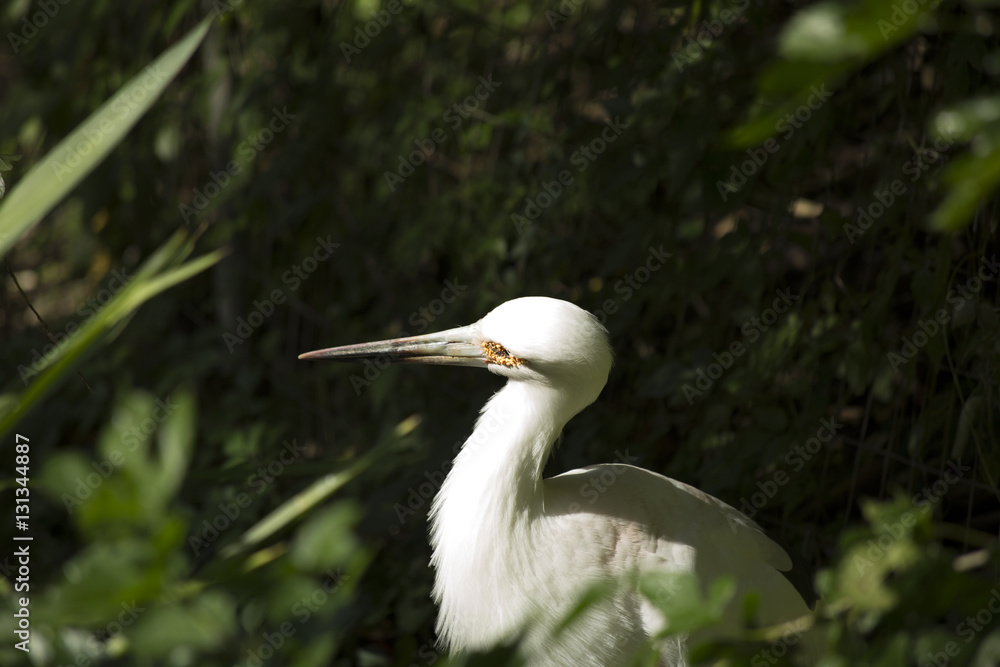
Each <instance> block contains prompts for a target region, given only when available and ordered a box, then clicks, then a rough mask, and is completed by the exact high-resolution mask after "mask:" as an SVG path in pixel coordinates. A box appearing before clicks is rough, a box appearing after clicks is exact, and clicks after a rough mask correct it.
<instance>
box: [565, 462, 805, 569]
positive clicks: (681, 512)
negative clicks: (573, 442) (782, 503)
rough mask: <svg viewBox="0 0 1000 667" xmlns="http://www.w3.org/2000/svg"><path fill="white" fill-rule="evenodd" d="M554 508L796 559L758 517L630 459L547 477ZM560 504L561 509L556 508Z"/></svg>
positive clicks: (755, 555) (776, 564)
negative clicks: (754, 518) (766, 529)
mask: <svg viewBox="0 0 1000 667" xmlns="http://www.w3.org/2000/svg"><path fill="white" fill-rule="evenodd" d="M546 500H547V501H549V500H551V501H553V502H552V506H551V509H552V510H554V511H567V510H569V509H571V508H573V507H574V506H575V507H577V508H578V511H580V512H585V513H589V514H597V515H605V516H607V517H609V518H613V519H619V520H624V521H627V522H631V523H636V524H639V525H640V526H642V527H643V528H644V531H645V532H647V533H648V534H649V536H651V537H655V538H656V539H657V540H658V541H663V540H666V541H669V542H670V543H671V544H679V545H687V546H690V547H693V548H694V549H697V550H710V551H712V552H716V551H719V550H724V551H726V552H728V553H730V554H732V557H733V558H734V559H736V560H741V561H743V560H754V561H757V562H763V563H767V564H769V565H770V566H771V567H773V568H774V569H777V570H782V571H785V570H789V569H791V567H792V562H791V559H790V558H789V557H788V554H786V553H785V551H784V550H783V549H782V548H781V547H780V546H778V545H777V544H775V543H774V542H773V541H772V540H771V539H769V538H768V537H767V536H766V535H765V534H764V532H763V531H762V530H761V529H760V526H758V525H757V524H756V523H755V522H754V521H753V520H751V519H749V518H748V517H747V516H746V515H744V514H743V513H742V512H740V511H739V510H737V509H735V508H733V507H731V506H730V505H727V504H726V503H724V502H722V501H721V500H719V499H718V498H715V497H713V496H710V495H708V494H707V493H705V492H703V491H700V490H698V489H696V488H694V487H693V486H690V485H688V484H684V483H683V482H678V481H677V480H674V479H670V478H669V477H664V476H663V475H660V474H657V473H655V472H652V471H649V470H645V469H643V468H637V467H635V466H631V465H625V464H605V465H595V466H588V467H586V468H581V469H578V470H572V471H570V472H567V473H564V474H562V475H559V476H558V477H553V478H551V479H549V480H546ZM556 507H560V508H561V510H559V509H556Z"/></svg>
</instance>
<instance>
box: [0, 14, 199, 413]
mask: <svg viewBox="0 0 1000 667" xmlns="http://www.w3.org/2000/svg"><path fill="white" fill-rule="evenodd" d="M210 25H211V19H210V18H208V19H205V20H204V21H202V22H201V23H200V24H199V25H198V27H197V28H195V29H194V30H192V31H191V32H190V33H188V34H187V36H186V37H184V39H182V40H181V41H179V42H178V43H177V44H175V45H174V46H172V47H170V48H169V49H167V50H166V51H165V52H164V53H163V55H161V56H160V57H159V58H157V59H156V60H155V61H153V62H152V63H151V64H150V65H149V66H148V67H146V68H145V69H144V70H142V72H140V73H139V74H136V75H135V76H134V77H133V78H132V79H131V80H130V81H129V82H128V83H127V84H125V85H124V86H123V87H122V88H121V89H120V90H119V91H118V92H117V93H116V94H115V95H114V97H112V98H111V99H110V100H108V101H107V102H105V103H104V104H103V105H102V106H101V107H100V108H99V109H98V110H97V111H95V112H94V113H92V114H91V115H90V117H89V118H87V120H85V121H84V122H83V123H82V124H81V125H80V126H79V127H77V128H76V129H75V130H74V131H73V132H72V133H70V135H69V136H67V137H66V138H65V139H63V140H62V141H60V142H59V144H58V145H56V147H55V148H53V149H52V150H51V151H50V152H49V154H48V155H46V156H45V158H44V159H43V160H42V161H41V162H39V163H38V164H36V165H35V166H34V167H32V168H31V169H30V170H29V171H28V173H27V174H25V176H24V178H23V179H21V181H20V182H18V183H17V187H15V188H14V189H13V191H12V192H11V193H10V196H9V197H6V198H5V199H4V200H3V202H2V203H0V255H4V254H6V252H7V251H8V250H9V249H10V248H11V247H12V246H13V245H14V244H15V243H17V241H18V240H19V239H20V238H21V237H22V236H24V235H25V234H26V233H27V232H28V230H29V229H31V227H32V226H33V225H35V223H37V222H38V221H39V220H41V219H42V216H44V215H45V214H46V213H48V212H49V211H51V210H52V208H53V207H55V205H56V204H58V203H59V201H60V200H61V199H62V198H63V197H65V196H66V194H67V193H68V192H69V191H70V190H72V189H73V188H74V187H75V186H76V184H77V183H79V182H80V181H82V180H83V179H84V177H85V176H86V175H87V174H89V173H90V172H91V171H93V170H94V168H95V167H97V165H99V164H100V163H101V161H102V160H103V159H104V157H105V156H106V155H107V154H108V153H109V152H110V151H111V149H112V148H114V147H115V146H117V145H118V144H119V143H120V142H121V141H122V139H124V138H125V135H126V134H128V131H129V130H130V129H132V126H133V125H135V124H136V123H137V122H138V121H139V119H140V118H142V116H143V114H144V113H145V112H146V110H147V109H149V107H150V106H152V104H153V102H155V101H156V99H157V98H158V97H159V96H160V93H162V92H163V91H164V90H165V89H166V87H167V86H168V85H169V84H170V82H171V81H172V80H173V78H174V76H176V75H177V73H178V72H179V71H180V70H181V68H182V67H183V66H184V64H185V63H186V62H187V61H188V59H189V58H190V57H191V54H192V53H194V50H195V49H196V48H198V45H199V44H200V43H201V40H202V39H204V38H205V34H206V33H207V32H208V28H209V26H210ZM0 431H2V429H0Z"/></svg>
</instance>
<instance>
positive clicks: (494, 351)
mask: <svg viewBox="0 0 1000 667" xmlns="http://www.w3.org/2000/svg"><path fill="white" fill-rule="evenodd" d="M299 359H333V360H336V361H364V360H365V359H373V360H381V361H388V362H395V363H411V364H414V363H423V364H439V365H449V366H475V367H478V368H486V369H488V370H490V371H492V372H493V373H496V374H497V375H503V376H505V377H508V378H510V379H512V380H516V381H522V382H534V383H540V384H545V385H557V386H560V387H569V388H572V389H575V390H578V391H582V392H583V393H585V394H592V397H591V398H590V400H591V401H592V400H593V399H594V398H596V397H597V394H599V393H600V391H601V389H602V388H603V387H604V384H605V382H607V379H608V373H609V372H610V371H611V365H612V360H613V358H612V354H611V345H610V344H609V343H608V332H607V330H606V329H605V328H604V327H603V326H601V324H600V323H599V322H598V321H597V318H596V317H594V316H593V315H592V314H591V313H588V312H587V311H585V310H583V309H582V308H579V307H577V306H575V305H573V304H572V303H569V302H568V301H561V300H559V299H550V298H548V297H540V296H531V297H524V298H520V299H513V300H512V301H508V302H506V303H504V304H501V305H500V306H497V307H496V308H494V309H493V310H492V311H490V313H489V314H487V315H486V317H484V318H483V319H481V320H479V321H478V322H476V323H475V324H470V325H469V326H465V327H459V328H457V329H448V330H447V331H441V332H438V333H432V334H426V335H423V336H411V337H408V338H395V339H392V340H385V341H378V342H374V343H360V344H358V345H345V346H343V347H333V348H329V349H325V350H317V351H315V352H307V353H305V354H302V355H299Z"/></svg>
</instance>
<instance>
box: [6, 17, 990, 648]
mask: <svg viewBox="0 0 1000 667" xmlns="http://www.w3.org/2000/svg"><path fill="white" fill-rule="evenodd" d="M992 4H993V3H991V2H981V1H979V0H976V1H973V0H964V1H957V2H944V3H940V4H939V5H935V3H934V2H932V1H930V0H927V1H924V2H921V1H919V0H902V1H900V2H890V0H862V1H860V2H842V3H840V2H828V3H812V4H810V3H804V2H787V1H776V0H763V1H761V2H758V1H757V0H708V1H707V2H696V3H688V2H673V3H650V2H642V1H639V2H629V3H612V2H590V1H588V2H578V3H577V2H573V1H572V0H564V2H563V3H562V4H555V3H547V4H543V5H535V4H532V3H528V2H519V1H517V0H511V1H508V2H487V3H472V2H460V1H457V2H419V1H414V2H399V0H392V1H391V2H389V3H387V4H384V5H379V4H378V3H374V2H370V1H360V2H337V1H335V0H313V1H307V0H303V1H298V2H277V1H273V0H255V1H250V0H248V1H246V2H240V1H234V0H217V1H216V2H207V1H206V2H203V3H198V2H194V1H191V0H188V1H183V0H181V1H178V2H173V3H164V2H152V1H147V0H142V1H134V2H128V3H111V2H84V1H83V0H68V1H65V0H47V1H42V2H27V1H23V0H22V1H18V2H12V3H8V4H7V5H6V7H5V8H4V9H2V10H0V20H2V28H3V40H2V43H0V153H2V155H0V176H2V177H3V179H4V182H5V188H6V198H5V199H4V200H3V202H0V242H2V243H3V244H4V245H2V246H0V247H2V248H3V251H4V252H5V253H6V264H5V265H4V266H3V267H2V271H3V275H4V283H3V284H4V287H3V289H2V290H0V331H2V341H3V342H2V352H3V357H2V358H3V367H2V368H3V376H2V379H0V381H2V386H0V390H2V394H0V430H2V431H3V433H4V434H3V436H2V438H3V439H2V441H0V457H2V458H0V461H2V463H0V470H2V471H3V479H2V480H0V483H2V489H3V494H2V495H3V498H4V500H5V502H4V503H3V504H2V506H3V508H4V512H3V514H2V515H0V536H2V537H0V573H2V574H3V575H4V576H3V578H0V597H2V599H3V604H2V605H0V606H2V607H3V609H4V611H3V612H2V613H0V630H2V631H0V636H2V637H3V641H2V643H0V662H2V663H3V664H4V665H13V664H33V665H70V664H73V665H90V664H123V665H125V664H128V665H132V664H134V665H154V664H165V665H235V664H238V665H247V666H252V665H259V664H274V665H344V666H347V665H365V666H368V665H371V666H374V665H393V666H409V665H429V664H432V663H434V662H436V661H437V662H438V664H444V660H445V658H444V656H439V655H438V651H437V650H436V649H435V648H434V639H435V636H434V631H433V624H434V616H435V610H434V607H433V605H432V603H431V600H430V598H429V594H430V587H431V582H432V571H431V570H430V568H429V565H428V560H429V554H430V550H429V547H428V544H427V512H428V510H429V507H430V500H431V498H432V497H433V495H434V494H435V493H436V491H437V489H438V487H439V486H440V484H441V482H442V480H443V477H444V475H445V474H446V473H447V471H448V469H449V466H450V461H451V458H452V456H453V455H454V453H455V451H456V448H457V447H458V446H459V445H460V443H461V442H462V441H463V440H464V438H465V436H466V435H467V434H468V433H469V432H470V430H471V427H472V424H473V422H474V419H475V417H476V414H477V412H478V409H479V407H480V406H481V405H482V404H483V402H484V401H485V400H486V399H487V398H488V397H489V396H490V394H491V393H492V392H493V391H495V390H496V389H497V388H498V387H499V386H500V384H501V380H500V379H499V378H497V377H495V376H491V375H489V374H487V373H482V372H476V371H473V370H469V369H447V368H422V367H388V368H380V367H378V366H377V365H374V364H370V365H368V366H349V365H335V364H322V363H311V362H304V361H298V360H297V359H296V357H297V355H298V354H300V353H302V352H305V351H308V350H311V349H316V348H320V347H328V346H333V345H340V344H346V343H354V342H362V341H367V340H376V339H382V338H391V337H397V336H401V335H407V334H410V335H413V334H418V333H425V332H431V331H435V330H438V329H444V328H449V327H453V326H458V325H463V324H468V323H471V322H473V321H475V320H477V319H479V318H480V317H482V316H483V315H485V314H486V313H487V312H488V311H489V310H490V309H492V308H493V307H495V306H496V305H498V304H500V303H502V302H504V301H505V300H507V299H511V298H515V297H519V296H525V295H545V296H552V297H556V298H560V299H566V300H570V301H573V302H574V303H576V304H578V305H580V306H581V307H583V308H586V309H588V310H591V311H593V312H595V313H596V314H597V315H598V317H599V318H600V319H601V320H602V321H603V322H604V323H605V324H606V326H607V328H608V331H609V332H610V335H611V339H612V343H613V346H614V349H615V354H616V364H615V368H614V370H613V371H612V374H611V377H610V380H609V383H608V386H607V388H606V389H605V390H604V392H603V394H602V395H601V397H600V398H599V399H598V401H597V402H596V403H595V404H594V405H593V406H592V407H590V408H589V409H588V410H586V411H585V412H584V413H582V414H581V415H580V416H578V417H577V418H576V419H574V420H573V421H572V422H571V423H570V424H569V426H568V427H567V429H566V433H565V438H564V440H563V442H562V443H561V445H560V446H559V448H558V449H557V450H556V452H555V454H554V456H553V457H552V460H551V461H550V462H549V464H548V467H547V473H548V474H557V473H559V472H562V471H565V470H569V469H571V468H574V467H577V466H581V465H586V464H590V463H598V462H613V461H628V462H631V463H635V464H637V465H640V466H643V467H646V468H649V469H652V470H655V471H658V472H661V473H664V474H668V475H670V476H672V477H675V478H677V479H680V480H683V481H685V482H688V483H691V484H694V485H696V486H698V487H700V488H702V489H704V490H705V491H708V492H710V493H712V494H714V495H717V496H718V497H720V498H722V499H723V500H725V501H726V502H728V503H730V504H732V505H734V506H736V507H739V508H740V509H742V510H743V511H744V512H746V513H747V514H749V515H752V516H753V518H754V519H755V520H757V521H758V522H759V523H760V524H761V525H762V526H763V527H764V528H765V530H766V531H767V532H768V534H770V535H771V536H773V537H774V538H775V539H776V540H777V541H779V542H780V543H781V544H782V545H783V546H785V548H786V549H787V550H788V551H789V552H790V553H792V554H794V558H795V559H796V560H797V566H796V569H797V570H798V571H799V574H797V577H798V581H797V583H798V584H799V585H800V586H801V587H802V588H803V590H806V591H811V592H812V594H813V595H814V596H815V591H819V592H820V593H822V595H823V601H822V602H821V604H820V607H819V614H818V620H817V623H818V625H819V626H820V628H821V630H822V631H823V632H824V634H825V636H826V637H827V642H828V646H829V651H830V653H831V655H832V656H837V657H836V658H831V660H833V661H831V662H829V663H825V664H829V665H912V664H919V665H925V664H932V665H945V664H948V665H971V664H974V665H989V664H996V662H995V661H996V660H998V659H1000V658H998V656H1000V630H998V625H1000V611H998V610H1000V588H998V569H997V538H998V534H1000V502H998V498H1000V491H998V489H1000V487H998V476H1000V456H998V454H1000V440H998V424H997V421H998V418H1000V413H998V409H997V401H998V393H997V380H998V374H1000V366H998V364H1000V338H998V333H1000V318H998V311H997V303H998V290H997V279H998V273H1000V265H998V264H997V262H998V261H1000V259H998V258H997V257H996V254H997V250H998V247H997V244H996V242H995V235H996V232H997V206H996V200H995V198H994V196H993V194H992V193H993V190H994V187H995V185H996V183H997V181H998V180H1000V91H998V89H997V88H998V87H997V76H998V74H1000V44H998V40H997V37H996V33H997V30H998V29H1000V13H998V12H997V11H996V10H995V9H993V8H992ZM206 16H207V17H213V21H212V25H211V27H210V28H209V30H208V32H207V33H206V34H205V35H204V37H203V38H202V35H201V33H197V34H195V35H194V36H191V35H192V31H194V30H196V29H197V27H198V25H199V22H200V21H201V20H202V19H203V18H205V17H206ZM186 36H187V39H189V40H191V41H190V42H189V44H190V49H189V51H188V53H191V54H192V55H190V58H189V59H188V60H187V61H186V64H185V60H184V59H185V58H187V55H186V54H185V55H184V56H183V57H179V59H178V60H176V62H175V65H176V68H180V71H179V74H178V75H177V76H176V78H174V79H173V80H171V72H170V71H169V68H164V67H163V66H150V64H151V63H154V61H156V59H157V58H158V57H159V56H160V55H161V54H163V53H164V52H165V51H166V50H167V49H168V48H170V47H172V46H173V45H176V44H179V43H181V41H182V40H183V39H185V38H186ZM199 39H201V40H202V41H201V42H200V44H198V40H199ZM133 76H138V79H137V80H136V82H134V83H133V85H132V86H131V87H129V88H124V87H125V86H126V84H127V82H128V81H129V80H130V79H131V78H132V77H133ZM123 90H125V91H127V94H123V95H121V96H120V97H118V98H114V99H115V102H114V103H113V104H112V106H111V107H109V108H108V109H107V111H106V115H105V116H103V117H102V118H103V121H104V125H103V126H102V125H101V124H100V123H98V124H97V125H96V126H93V127H91V128H90V129H89V130H88V131H87V132H85V133H83V134H80V135H74V137H73V139H72V141H69V142H68V143H64V144H63V145H57V144H59V142H60V141H62V140H64V139H66V138H67V137H69V136H70V133H71V132H72V131H73V130H74V128H77V127H78V126H80V124H81V123H83V122H84V121H85V120H86V119H87V117H88V116H89V115H90V114H91V113H93V112H94V111H95V110H97V109H98V108H99V107H100V106H101V105H102V104H103V103H105V102H106V101H108V100H109V99H112V98H113V96H115V95H116V93H119V91H123ZM161 91H162V93H161ZM157 95H159V97H158V98H157ZM147 103H148V104H151V106H149V109H148V111H145V113H143V111H144V108H143V107H142V105H143V104H147ZM133 121H137V122H136V124H135V125H134V127H133V128H132V129H131V131H129V132H128V133H127V135H126V134H125V131H126V130H127V129H128V127H127V126H126V125H125V123H127V122H133ZM94 128H96V129H94ZM117 134H121V137H119V138H120V140H121V141H120V144H118V145H117V146H116V147H113V150H111V151H110V152H109V153H108V154H107V156H106V157H104V158H103V160H102V159H100V158H99V157H96V154H97V152H98V151H97V148H98V146H101V145H106V146H108V147H111V146H113V144H109V143H108V142H109V141H111V138H112V137H115V136H116V135H117ZM117 141H118V138H116V139H115V142H117ZM11 156H20V160H19V161H15V160H14V159H13V157H11ZM46 156H48V162H45V163H42V162H41V161H42V159H43V158H45V157H46ZM88 161H89V163H93V165H96V168H95V169H94V170H93V171H92V172H91V173H89V175H86V172H85V167H84V166H82V165H87V164H88ZM36 165H38V168H39V170H40V171H39V170H36V174H37V175H38V176H37V177H36V180H35V182H34V183H29V182H28V179H29V176H28V175H29V173H30V172H31V169H32V168H33V167H35V166H36ZM84 176H85V177H84ZM73 178H78V179H82V180H80V181H79V183H78V184H76V185H74V186H73V187H72V188H71V189H70V190H69V192H68V194H66V195H65V196H64V197H63V196H61V195H59V194H53V193H52V192H49V191H47V190H45V188H49V187H55V185H54V184H68V183H70V182H71V179H73ZM22 179H23V180H22ZM67 179H70V180H67ZM22 182H23V183H24V184H25V187H24V192H28V193H29V194H27V195H25V196H28V197H33V199H32V201H35V202H41V204H39V206H42V205H44V209H45V210H44V211H42V212H43V213H44V212H45V211H50V212H49V213H48V214H47V215H45V217H44V218H42V219H41V222H40V224H37V226H33V227H32V226H31V225H30V223H31V222H32V221H33V218H32V219H29V218H30V216H26V214H24V213H23V211H22V210H21V208H17V206H18V205H19V204H18V200H16V199H15V196H16V195H17V194H18V192H17V191H18V188H19V185H20V184H21V183H22ZM67 187H69V185H67ZM185 244H186V245H185ZM220 249H222V251H223V253H225V254H224V256H222V258H221V259H219V257H215V256H211V253H213V252H214V251H217V250H220ZM157 253H161V254H160V255H158V254H157ZM161 256H162V257H166V256H170V257H171V258H172V259H170V260H169V261H167V260H163V261H160V259H158V258H162V257H161ZM200 257H207V259H205V260H204V262H203V263H202V264H199V265H196V266H195V265H190V264H187V265H183V266H188V267H190V270H189V271H187V272H186V273H184V275H180V274H177V273H173V274H169V275H170V276H173V278H174V279H173V280H167V279H166V278H163V276H167V275H168V271H170V270H173V271H177V270H178V269H177V267H179V266H182V264H181V262H183V261H184V260H185V258H187V261H189V262H192V261H194V262H197V261H198V258H200ZM215 260H218V261H215ZM157 262H159V264H157ZM143 267H145V269H144V268H143ZM171 267H173V268H171ZM158 276H159V277H160V278H161V282H160V283H157V282H156V281H157V279H158ZM167 283H169V284H167ZM142 290H146V292H143V291H142ZM147 297H148V298H147ZM42 320H44V325H43V324H42ZM91 334H92V335H91ZM15 450H16V451H15ZM18 456H24V457H26V458H24V459H18V458H16V457H18ZM25 466H27V467H25ZM19 480H26V481H23V482H22V481H19ZM19 488H28V489H30V494H26V493H24V492H18V489H19ZM23 496H28V497H30V503H28V505H29V506H30V511H29V512H28V513H27V514H26V516H22V514H15V511H21V510H15V498H21V497H23ZM289 501H293V502H291V504H288V505H285V503H288V502H289ZM275 510H277V511H278V513H277V514H274V515H271V513H272V512H273V511H275ZM269 515H270V518H269V519H268V520H267V521H265V522H263V523H259V522H261V521H262V520H264V519H265V517H268V516H269ZM22 519H26V520H27V526H26V527H21V526H19V525H18V524H17V523H16V521H20V520H22ZM15 535H16V536H31V537H32V538H33V540H32V541H30V542H26V541H14V540H13V539H12V538H13V537H14V536H15ZM24 544H30V553H31V557H30V575H29V579H30V590H23V589H15V587H16V586H17V584H18V577H19V576H22V575H23V572H20V571H19V567H20V565H19V564H18V562H17V557H16V556H15V552H16V551H17V549H19V548H21V547H22V546H23V545H24ZM19 572H20V574H19ZM23 597H29V598H30V604H29V605H28V606H27V607H25V606H24V605H23V603H21V602H19V600H20V599H21V598H23ZM696 602H697V601H693V602H692V604H696ZM699 604H700V603H699ZM21 609H28V610H29V612H30V632H31V634H30V644H26V645H24V647H27V648H30V653H25V652H24V651H22V650H19V649H18V648H17V647H16V646H15V644H17V643H19V642H21V641H22V640H23V639H24V637H23V636H22V637H20V638H19V637H18V635H16V634H14V631H15V629H17V627H18V623H19V622H20V621H22V620H24V618H25V614H24V613H21V612H20V611H19V610H21ZM18 613H21V616H20V617H18V616H15V614H18ZM21 625H22V626H23V625H24V624H23V623H22V624H21ZM794 638H795V637H794V636H793V637H792V639H794ZM793 644H794V641H791V640H789V639H788V638H785V639H779V640H777V641H767V640H765V639H762V638H761V636H759V635H757V636H753V637H751V635H750V634H748V642H746V643H745V644H740V645H729V646H721V647H715V648H714V649H710V651H713V650H714V651H715V655H717V656H729V658H728V659H731V660H733V661H734V662H732V663H729V664H753V665H763V664H767V665H771V664H779V661H780V660H782V659H784V658H785V657H787V655H786V654H787V653H788V652H789V651H790V650H792V646H793ZM720 659H721V658H720ZM493 660H494V661H493V662H484V663H482V664H506V663H504V662H502V660H501V658H493Z"/></svg>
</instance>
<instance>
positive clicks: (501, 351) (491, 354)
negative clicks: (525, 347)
mask: <svg viewBox="0 0 1000 667" xmlns="http://www.w3.org/2000/svg"><path fill="white" fill-rule="evenodd" d="M483 350H485V352H486V358H487V359H488V360H489V362H490V363H493V364H497V365H498V366H507V367H514V366H520V365H522V364H523V363H524V361H522V360H521V359H518V358H517V357H515V356H514V355H512V354H511V353H510V352H508V351H507V348H505V347H504V346H503V345H501V344H500V343H494V342H493V341H491V340H487V341H483Z"/></svg>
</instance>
